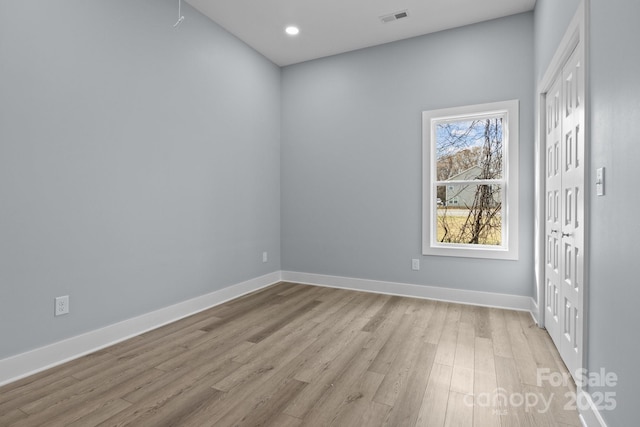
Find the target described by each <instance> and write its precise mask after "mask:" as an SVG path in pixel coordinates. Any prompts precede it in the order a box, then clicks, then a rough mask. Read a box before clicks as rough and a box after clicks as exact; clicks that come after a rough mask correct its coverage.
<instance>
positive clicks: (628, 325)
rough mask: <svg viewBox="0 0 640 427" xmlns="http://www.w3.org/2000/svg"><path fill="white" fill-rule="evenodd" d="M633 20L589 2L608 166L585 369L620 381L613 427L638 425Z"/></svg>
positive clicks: (595, 231) (594, 80) (594, 204)
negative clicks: (612, 374) (612, 375)
mask: <svg viewBox="0 0 640 427" xmlns="http://www.w3.org/2000/svg"><path fill="white" fill-rule="evenodd" d="M638 17H640V2H638V1H637V0H591V32H590V35H591V51H590V54H591V61H590V67H591V68H590V72H591V85H590V88H591V115H590V119H591V120H590V121H591V156H592V157H591V165H592V173H595V172H594V171H595V169H596V168H597V167H602V166H604V167H605V168H606V180H607V182H606V196H604V197H595V196H594V197H593V199H592V201H591V205H590V209H591V235H590V236H591V262H590V264H589V267H590V268H589V275H590V284H591V288H590V298H589V300H590V302H589V310H590V311H589V328H590V330H589V361H588V363H589V368H590V370H592V371H598V370H599V369H600V368H605V369H606V370H607V371H610V372H615V373H617V374H618V376H619V377H620V382H619V384H618V386H617V387H615V388H614V389H612V391H614V392H616V394H617V404H618V407H617V410H616V411H614V412H604V413H603V415H604V417H605V420H606V421H607V423H608V425H609V426H611V427H615V426H621V427H622V426H631V425H637V424H638V393H637V387H638V384H640V370H639V369H638V363H637V361H638V354H639V353H640V340H639V338H638V325H640V310H638V301H640V286H639V281H638V269H637V266H638V256H637V254H638V249H637V248H638V238H639V237H640V223H639V222H638V220H637V218H635V213H636V212H638V210H639V209H640V199H639V198H638V185H637V182H638V172H637V171H638V161H639V160H640V80H639V76H640V55H639V54H638V40H640V27H638V22H637V20H638ZM591 194H595V190H594V188H592V189H591ZM598 391H601V390H598Z"/></svg>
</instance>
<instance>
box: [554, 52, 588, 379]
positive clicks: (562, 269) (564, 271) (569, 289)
mask: <svg viewBox="0 0 640 427" xmlns="http://www.w3.org/2000/svg"><path fill="white" fill-rule="evenodd" d="M581 52H582V49H576V50H575V51H574V53H573V54H572V55H571V57H570V58H569V60H568V61H567V63H566V64H565V66H564V67H563V69H562V72H561V73H559V74H558V77H557V78H556V80H555V81H554V83H553V85H552V87H551V89H550V90H549V91H548V92H547V96H546V117H545V121H546V138H545V139H546V142H545V148H546V151H545V153H546V154H545V157H546V164H545V169H546V179H545V181H546V186H545V221H546V225H545V326H546V328H547V330H548V331H549V335H551V338H552V339H553V341H554V342H555V344H556V347H557V348H558V350H559V351H560V355H561V356H562V359H563V360H564V362H565V364H566V365H567V368H569V371H571V373H572V374H573V375H575V374H576V370H577V369H579V368H581V367H582V351H583V348H582V347H583V343H582V327H583V321H582V317H583V315H584V314H583V301H584V298H583V295H582V294H583V292H584V288H583V284H584V271H583V270H584V234H585V232H584V230H585V223H584V193H585V184H584V177H585V167H586V164H585V148H584V145H585V143H584V120H585V110H584V100H585V98H584V88H585V81H584V80H585V79H584V77H585V72H584V64H583V58H582V55H581Z"/></svg>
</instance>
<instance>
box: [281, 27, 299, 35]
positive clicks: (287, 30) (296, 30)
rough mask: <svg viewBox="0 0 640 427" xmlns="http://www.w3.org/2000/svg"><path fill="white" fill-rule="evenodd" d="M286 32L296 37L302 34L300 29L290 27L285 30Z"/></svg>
mask: <svg viewBox="0 0 640 427" xmlns="http://www.w3.org/2000/svg"><path fill="white" fill-rule="evenodd" d="M284 31H285V33H287V34H289V35H290V36H296V35H298V33H299V32H300V29H299V28H298V27H295V26H293V25H290V26H288V27H287V28H285V29H284Z"/></svg>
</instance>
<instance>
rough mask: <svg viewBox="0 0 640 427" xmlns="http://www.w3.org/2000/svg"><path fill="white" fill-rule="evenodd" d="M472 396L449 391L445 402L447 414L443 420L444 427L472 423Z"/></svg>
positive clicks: (456, 426)
mask: <svg viewBox="0 0 640 427" xmlns="http://www.w3.org/2000/svg"><path fill="white" fill-rule="evenodd" d="M472 398H473V396H470V395H467V394H462V393H457V392H455V391H452V392H450V393H449V400H448V403H447V415H446V419H445V421H444V425H445V427H463V426H472V425H473V403H472V404H469V400H471V401H473V399H472Z"/></svg>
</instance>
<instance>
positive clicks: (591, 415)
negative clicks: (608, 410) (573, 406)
mask: <svg viewBox="0 0 640 427" xmlns="http://www.w3.org/2000/svg"><path fill="white" fill-rule="evenodd" d="M580 394H582V395H584V399H582V398H579V399H578V402H577V403H580V404H582V403H583V402H586V403H587V404H588V408H580V422H581V423H582V425H583V426H584V427H607V423H605V422H604V419H603V418H602V415H601V414H600V411H599V410H598V408H597V407H596V404H595V403H594V402H593V399H592V398H591V395H590V394H589V393H587V392H586V391H583V390H580V391H578V396H579V395H580Z"/></svg>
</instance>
